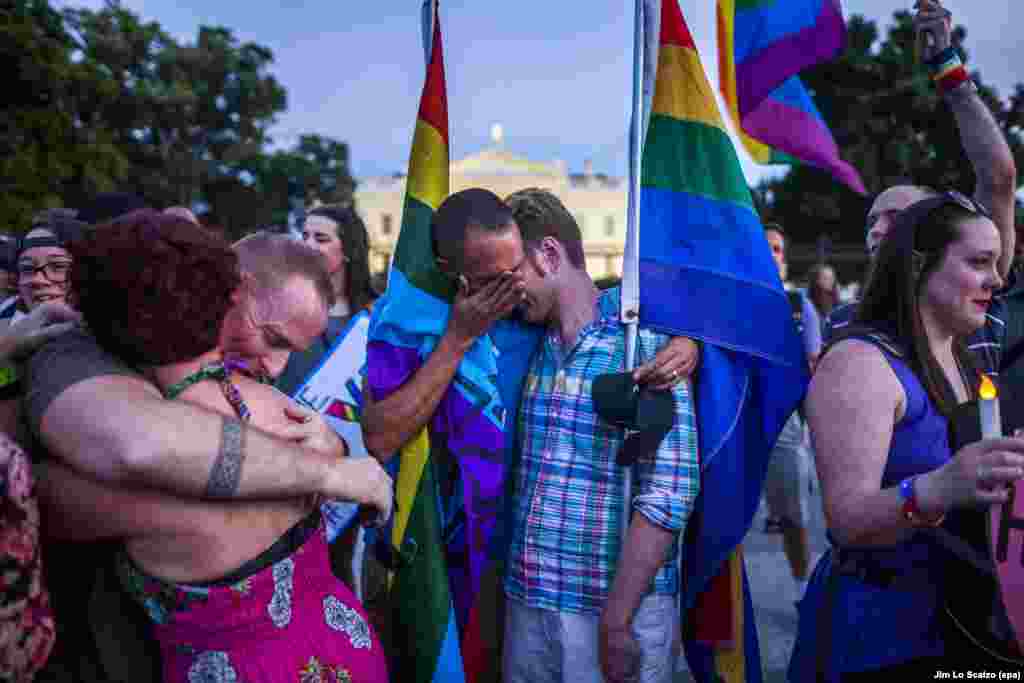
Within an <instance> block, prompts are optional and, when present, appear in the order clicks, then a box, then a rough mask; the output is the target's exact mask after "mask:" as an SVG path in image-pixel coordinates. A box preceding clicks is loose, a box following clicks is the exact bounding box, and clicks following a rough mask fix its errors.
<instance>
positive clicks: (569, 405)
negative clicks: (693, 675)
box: [505, 289, 700, 614]
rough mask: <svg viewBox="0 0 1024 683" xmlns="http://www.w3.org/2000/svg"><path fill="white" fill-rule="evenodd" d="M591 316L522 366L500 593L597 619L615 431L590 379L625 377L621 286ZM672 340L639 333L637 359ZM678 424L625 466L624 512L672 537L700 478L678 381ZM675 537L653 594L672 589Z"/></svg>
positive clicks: (609, 542)
mask: <svg viewBox="0 0 1024 683" xmlns="http://www.w3.org/2000/svg"><path fill="white" fill-rule="evenodd" d="M597 309H598V310H597V312H596V315H597V318H596V320H595V321H594V322H593V323H591V324H590V325H588V326H586V327H584V328H583V329H582V330H581V331H580V333H579V337H578V339H577V341H576V344H575V346H574V347H573V348H572V349H563V346H562V344H561V341H560V339H559V338H558V335H557V333H556V334H554V335H551V334H549V335H548V336H547V337H546V338H545V339H544V341H543V344H542V345H541V348H540V349H539V350H538V351H537V353H536V355H535V356H534V358H533V362H532V364H531V366H530V372H529V374H528V375H527V378H526V385H525V388H524V390H523V400H522V404H521V408H520V413H519V434H520V444H521V456H520V458H519V460H518V463H517V466H516V467H515V469H514V470H513V472H512V475H511V476H512V477H514V482H515V491H514V496H513V503H512V505H513V510H514V512H513V526H512V537H511V547H510V554H509V571H508V574H507V577H506V580H505V592H506V594H507V595H508V596H509V598H512V599H514V600H517V601H519V602H520V603H522V604H525V605H527V606H529V607H535V608H540V609H549V610H555V611H560V612H571V613H576V614H598V613H600V611H601V609H602V608H603V606H604V603H605V600H606V598H607V596H608V591H609V589H610V588H611V583H612V578H613V577H614V574H615V569H616V567H617V565H618V562H619V552H620V541H621V539H620V529H621V524H620V520H621V518H622V468H621V467H618V466H617V465H616V464H615V456H616V454H617V453H618V451H619V447H620V446H621V445H622V442H623V441H624V433H623V430H622V429H619V428H616V427H613V426H611V425H609V424H608V423H606V422H603V421H601V420H600V418H599V417H598V416H597V414H596V413H595V411H594V405H593V401H592V398H591V383H592V382H593V380H594V379H595V378H596V377H597V376H598V375H602V374H606V373H617V372H622V369H623V367H624V365H623V356H624V347H625V335H624V331H623V327H622V325H621V323H620V322H619V290H618V289H613V290H608V291H606V292H604V293H603V294H602V295H601V298H600V300H599V301H598V305H597ZM669 339H670V337H669V336H668V335H664V334H658V333H655V332H651V331H649V330H645V329H643V328H641V329H640V332H639V335H638V342H637V365H640V364H642V363H645V362H646V361H648V360H650V359H652V358H653V357H654V355H655V354H656V353H657V351H658V350H660V349H661V348H662V347H664V346H665V344H666V343H668V341H669ZM673 394H674V397H675V405H676V423H675V427H673V429H672V431H670V432H669V434H668V435H667V436H666V437H665V439H664V441H663V442H662V444H661V446H660V447H659V448H658V451H657V453H656V454H654V455H652V456H648V457H645V458H640V459H639V460H638V461H637V463H636V465H635V469H634V473H635V474H634V477H633V486H634V490H633V510H634V511H635V512H639V513H640V514H642V515H644V516H645V517H646V518H647V519H648V520H650V522H651V523H653V524H655V525H657V526H659V527H661V528H663V529H667V530H669V531H673V532H678V531H680V530H682V529H683V528H684V527H685V525H686V520H687V518H688V517H689V515H690V512H691V511H692V509H693V504H694V499H695V498H696V497H697V490H698V488H699V482H700V475H699V467H698V461H697V430H696V425H695V419H694V412H693V403H692V399H691V395H690V392H689V389H688V388H687V385H686V383H685V382H684V383H681V384H679V385H678V386H676V388H675V389H673ZM677 544H678V538H677V539H676V541H675V542H674V543H673V545H672V548H671V549H670V550H669V552H668V554H667V555H666V558H665V564H664V565H663V566H662V568H661V569H660V570H659V571H658V573H657V575H656V576H655V578H654V584H653V587H652V588H653V591H654V592H655V593H658V594H664V595H674V594H675V593H676V591H677V590H678V587H679V571H678V567H677V566H676V564H675V562H674V558H675V556H676V552H677V547H676V546H677Z"/></svg>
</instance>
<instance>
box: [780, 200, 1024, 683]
mask: <svg viewBox="0 0 1024 683" xmlns="http://www.w3.org/2000/svg"><path fill="white" fill-rule="evenodd" d="M1000 249H1001V247H1000V241H999V233H998V231H997V230H996V227H995V225H994V224H993V222H992V221H991V220H990V219H989V218H988V217H987V215H986V214H985V212H984V210H983V209H982V208H981V207H980V206H978V205H977V204H975V203H974V202H972V201H971V200H969V199H967V198H966V197H963V196H962V195H959V194H956V193H944V194H942V195H940V196H938V197H933V198H929V199H926V200H924V201H921V202H919V203H917V204H915V205H913V206H911V207H910V208H908V209H907V210H906V211H904V212H903V213H902V214H901V215H900V216H899V218H898V219H897V223H896V224H895V226H894V229H893V231H892V232H891V233H890V237H889V239H888V240H886V241H885V242H884V243H883V245H882V247H881V250H880V252H879V255H878V259H877V262H876V264H875V267H874V270H873V272H872V275H871V278H870V281H869V283H868V285H867V288H866V291H865V295H864V298H863V300H862V302H861V304H860V307H859V309H858V314H857V321H858V324H857V325H856V326H854V329H851V330H850V331H849V333H848V334H846V335H845V336H844V337H842V338H841V339H839V340H837V341H836V342H835V343H834V344H833V345H832V346H831V347H830V348H829V349H827V350H826V352H825V353H824V354H823V355H822V360H821V362H820V364H819V366H818V369H817V372H816V373H815V376H814V378H813V380H812V382H811V386H810V389H809V393H808V397H807V406H806V409H807V416H808V420H809V422H810V426H811V433H812V436H813V440H814V449H815V454H816V456H815V458H816V463H817V467H818V474H819V478H820V480H821V485H822V494H823V498H824V505H825V514H826V519H827V520H828V526H829V539H830V541H831V543H832V545H833V548H832V549H831V550H829V551H828V552H827V553H826V554H825V555H824V557H823V558H822V560H821V561H820V562H819V564H818V566H817V568H816V569H815V572H814V575H813V576H812V578H811V583H810V587H809V588H808V590H807V593H806V595H805V597H804V599H803V600H802V601H801V603H800V605H799V611H800V627H799V632H798V638H797V643H796V647H795V649H794V652H793V658H792V660H791V662H790V681H801V682H802V681H815V680H818V679H819V676H820V675H824V678H825V680H829V681H844V682H846V681H857V680H868V681H873V680H876V679H877V678H879V677H880V675H882V674H888V673H895V674H897V675H900V674H923V675H927V676H928V677H929V678H931V677H933V676H934V674H935V671H936V670H946V671H948V670H950V667H951V666H952V665H953V664H956V665H958V666H960V667H962V666H964V665H965V664H969V663H977V659H976V654H977V653H976V651H975V650H972V649H971V648H970V647H969V646H967V645H965V644H964V643H963V642H962V641H961V640H960V639H959V638H958V637H957V636H956V634H954V633H952V632H951V631H950V629H948V628H946V621H945V620H944V619H943V614H944V612H943V609H944V608H943V595H941V594H940V588H939V587H940V586H941V585H942V583H943V578H944V572H943V570H944V565H945V564H946V563H947V562H950V561H952V560H951V556H950V555H948V554H946V553H945V551H944V550H943V549H942V548H940V547H939V546H938V545H937V543H936V542H935V541H934V540H933V536H931V535H930V534H929V533H927V532H925V531H924V530H925V528H927V527H929V526H937V525H939V524H941V523H942V521H943V516H944V514H945V513H946V512H947V511H949V510H952V509H954V508H966V507H977V506H988V505H992V504H994V503H1001V502H1004V501H1005V500H1006V499H1007V495H1008V494H1007V490H1006V489H1005V487H1004V485H1005V484H1007V483H1009V482H1012V481H1015V480H1017V479H1019V478H1021V477H1022V475H1024V469H1022V468H1024V441H1021V440H1017V439H1002V438H1000V439H986V440H982V441H977V442H975V443H972V444H969V445H967V446H965V447H963V448H961V449H960V450H959V451H957V452H956V453H953V452H952V449H951V447H950V445H949V444H950V427H949V417H950V415H951V414H952V412H953V410H954V409H955V408H956V406H957V405H958V404H961V403H964V402H967V401H970V400H973V399H975V398H976V397H977V396H978V388H979V380H980V377H979V375H978V373H977V372H976V371H975V370H974V368H973V363H972V359H971V358H970V356H969V354H968V351H967V349H966V346H965V344H964V338H965V337H966V336H967V335H969V334H970V333H971V332H973V331H974V330H976V329H978V328H979V327H981V325H983V324H984V322H985V312H986V310H987V308H988V305H989V304H990V302H991V300H992V294H993V292H995V291H996V290H997V289H998V288H999V287H1000V286H1001V284H1002V282H1001V279H1000V277H999V274H998V272H997V262H998V259H999V255H1000ZM965 657H968V659H966V660H965ZM970 658H974V659H973V660H972V659H970ZM980 663H982V664H983V663H985V662H984V661H983V662H980ZM907 680H917V678H916V677H915V678H913V679H910V678H908V679H907Z"/></svg>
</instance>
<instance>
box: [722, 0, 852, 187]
mask: <svg viewBox="0 0 1024 683" xmlns="http://www.w3.org/2000/svg"><path fill="white" fill-rule="evenodd" d="M717 10H718V13H717V17H718V64H719V87H720V89H721V91H722V97H723V98H725V102H726V106H727V107H728V109H729V115H730V116H731V117H732V120H733V123H735V124H736V128H737V130H738V131H739V135H740V139H741V140H742V141H743V146H744V147H745V148H746V149H747V152H748V153H749V154H750V156H751V158H753V160H754V161H755V162H757V163H759V164H778V163H794V162H803V163H807V164H811V165H812V166H816V167H818V168H821V169H824V170H826V171H829V172H830V173H831V174H832V175H833V176H834V177H835V178H836V179H837V180H839V181H840V182H841V183H843V184H844V185H846V186H847V187H849V188H850V189H852V190H854V191H855V192H859V193H860V194H865V193H866V190H865V188H864V183H863V181H862V180H861V178H860V174H858V173H857V171H856V169H854V168H853V167H852V166H851V165H850V164H848V163H847V162H845V161H843V160H842V159H841V158H840V156H839V148H838V147H837V146H836V142H835V140H834V139H833V138H832V133H831V131H830V130H829V128H828V124H826V123H825V120H824V119H823V118H822V116H821V113H820V112H819V111H818V108H817V107H816V106H815V105H814V100H812V99H811V96H810V93H808V92H807V88H805V87H804V84H803V82H802V81H801V80H800V77H799V76H798V75H797V74H799V73H800V71H802V70H803V69H805V68H807V67H809V66H813V65H814V64H818V63H820V62H823V61H826V60H828V59H831V58H832V57H834V56H835V54H836V53H837V52H838V51H839V50H841V49H842V47H843V41H844V39H845V37H846V25H845V24H844V23H843V12H842V8H841V7H840V6H839V0H718V7H717Z"/></svg>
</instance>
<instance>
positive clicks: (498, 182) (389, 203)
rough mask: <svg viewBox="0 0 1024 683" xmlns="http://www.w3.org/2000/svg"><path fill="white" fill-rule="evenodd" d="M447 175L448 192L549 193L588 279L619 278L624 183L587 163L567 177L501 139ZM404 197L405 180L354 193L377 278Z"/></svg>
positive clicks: (391, 179)
mask: <svg viewBox="0 0 1024 683" xmlns="http://www.w3.org/2000/svg"><path fill="white" fill-rule="evenodd" d="M450 173H451V175H450V188H451V191H452V192H458V191H459V190H464V189H466V188H470V187H483V188H486V189H488V190H491V191H492V192H494V193H495V194H497V195H498V196H499V197H506V196H508V195H510V194H512V193H513V192H515V191H517V190H521V189H524V188H527V187H539V188H543V189H545V190H549V191H550V192H552V193H553V194H554V195H556V196H557V197H558V198H559V199H560V200H561V201H562V203H563V204H565V206H566V208H567V209H568V210H569V211H570V212H571V213H572V214H573V216H575V217H576V222H577V223H578V224H579V226H580V229H581V231H582V233H583V246H584V252H585V254H586V258H587V271H588V272H589V273H590V275H591V277H593V278H594V279H600V278H605V277H613V276H615V277H618V276H620V275H621V274H622V251H623V246H624V244H625V239H626V196H627V187H626V182H625V181H624V180H623V179H621V178H610V177H608V176H605V175H603V174H594V173H593V172H592V168H591V165H590V163H589V162H588V163H587V164H585V165H584V169H583V172H582V173H575V174H571V173H569V172H568V170H567V168H566V166H565V163H564V162H559V161H554V162H538V161H531V160H529V159H525V158H523V157H520V156H517V155H515V154H513V153H511V152H509V151H506V150H505V149H503V148H502V147H501V144H500V137H499V138H498V140H497V141H496V143H495V145H494V146H493V147H490V148H488V149H484V150H482V151H480V152H478V153H477V154H474V155H471V156H468V157H466V158H465V159H460V160H458V161H455V162H453V163H452V164H451V165H450ZM404 198H405V176H404V175H395V176H385V177H377V178H367V179H364V180H362V181H360V183H359V185H358V187H357V189H356V192H355V200H356V208H357V210H358V211H359V213H360V215H361V216H362V218H363V220H364V221H365V222H366V227H367V230H368V231H369V233H370V245H371V247H370V268H371V270H372V271H373V272H375V273H377V272H382V271H385V270H387V267H388V263H389V261H390V258H391V254H392V252H393V251H394V249H395V242H396V240H397V239H398V230H399V228H400V227H401V222H402V204H403V201H404Z"/></svg>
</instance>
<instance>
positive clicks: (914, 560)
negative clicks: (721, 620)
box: [789, 337, 953, 683]
mask: <svg viewBox="0 0 1024 683" xmlns="http://www.w3.org/2000/svg"><path fill="white" fill-rule="evenodd" d="M858 338H859V339H861V340H862V341H868V342H870V343H873V344H875V346H876V347H877V348H879V349H880V350H881V351H882V354H883V355H884V356H885V358H886V360H887V361H888V362H889V366H890V367H891V368H892V370H893V372H894V373H895V374H896V377H897V379H899V382H900V384H901V385H902V386H903V391H904V393H905V394H906V399H907V400H906V410H905V413H904V415H903V418H902V419H901V420H900V421H899V422H898V423H897V424H896V425H895V427H894V429H893V435H892V441H891V443H890V445H889V456H888V459H887V461H886V465H885V470H884V471H883V474H882V488H883V489H884V488H889V487H893V486H897V485H898V484H899V482H900V481H902V480H903V479H905V478H907V477H911V476H914V475H917V474H923V473H925V472H929V471H931V470H934V469H936V468H938V467H940V466H942V465H943V464H944V463H946V462H947V461H948V460H950V459H951V458H952V456H953V453H952V451H951V449H950V440H949V424H948V420H947V419H946V418H945V417H944V416H943V415H942V414H941V413H940V412H939V411H938V410H937V409H936V407H935V405H934V404H933V403H932V401H931V399H930V398H929V396H928V394H927V392H926V391H925V388H924V386H923V385H922V384H921V382H920V380H918V378H917V377H916V376H915V375H914V373H913V372H912V371H911V369H910V367H909V366H908V365H907V363H906V361H904V360H903V359H902V358H901V357H900V356H899V355H898V351H897V350H896V349H895V348H891V347H888V346H887V345H886V344H884V343H879V341H878V340H876V339H873V338H867V337H863V338H861V337H858ZM851 390H853V391H856V390H857V389H855V388H851ZM829 541H830V543H832V545H833V546H835V545H836V544H835V541H834V540H833V538H832V536H831V534H829ZM843 552H844V553H847V554H850V555H855V556H856V557H857V559H858V561H859V562H860V564H862V565H867V566H871V567H873V568H878V569H880V570H882V571H892V572H895V573H897V574H900V575H906V574H907V573H908V572H912V573H913V577H914V580H913V581H911V582H905V581H904V582H900V584H899V585H898V586H892V587H888V588H882V587H879V586H877V585H873V584H869V583H865V582H863V581H861V580H860V579H859V578H857V577H853V576H848V575H840V576H839V577H838V581H837V582H836V587H835V594H834V597H833V602H832V609H831V614H832V624H831V627H828V626H826V625H819V623H818V621H819V619H820V618H821V615H820V608H821V605H822V603H823V601H824V598H825V588H826V585H827V582H828V576H829V573H830V571H831V570H832V565H833V564H834V562H835V551H834V550H833V549H830V550H828V551H827V552H826V553H825V555H824V556H823V557H822V558H821V560H820V561H819V562H818V565H817V567H815V569H814V573H813V575H812V576H811V580H810V582H809V585H808V588H807V592H806V593H805V594H804V598H803V599H802V600H801V601H800V602H799V603H798V605H797V610H798V612H799V615H800V623H799V627H798V630H797V641H796V645H795V647H794V649H793V654H792V658H791V659H790V663H789V680H790V681H791V683H796V682H803V681H807V682H811V681H815V680H816V670H817V663H818V662H817V660H818V647H819V643H818V636H819V634H820V633H830V634H831V638H832V642H831V646H830V658H829V667H828V668H829V671H828V674H829V675H828V680H829V681H838V679H839V675H840V674H841V673H844V672H855V671H869V670H871V669H876V668H880V667H884V666H891V665H894V664H899V663H900V662H905V661H909V660H912V659H917V658H920V657H934V656H941V655H942V654H943V641H942V637H941V635H940V628H939V619H938V617H939V610H940V609H941V604H940V600H939V586H940V585H941V581H940V580H941V578H942V577H941V573H940V572H941V569H940V567H941V566H942V563H943V560H944V559H945V558H944V557H943V555H942V554H941V553H942V551H941V549H939V548H937V547H936V546H935V545H934V543H933V542H931V541H930V540H928V539H926V538H924V537H922V536H921V535H918V534H915V535H912V536H910V537H909V538H908V539H906V540H905V541H903V542H901V543H899V544H897V545H895V546H889V547H872V548H844V549H843Z"/></svg>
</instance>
